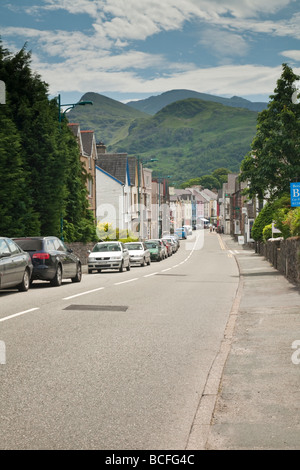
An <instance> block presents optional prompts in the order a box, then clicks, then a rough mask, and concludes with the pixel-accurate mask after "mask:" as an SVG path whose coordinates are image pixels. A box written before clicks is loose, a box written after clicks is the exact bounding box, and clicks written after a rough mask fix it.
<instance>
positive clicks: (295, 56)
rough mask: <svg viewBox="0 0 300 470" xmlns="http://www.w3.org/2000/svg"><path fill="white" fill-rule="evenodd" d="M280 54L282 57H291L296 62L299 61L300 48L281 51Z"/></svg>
mask: <svg viewBox="0 0 300 470" xmlns="http://www.w3.org/2000/svg"><path fill="white" fill-rule="evenodd" d="M281 55H283V56H284V57H288V58H289V59H293V60H295V61H297V62H300V50H294V51H282V52H281Z"/></svg>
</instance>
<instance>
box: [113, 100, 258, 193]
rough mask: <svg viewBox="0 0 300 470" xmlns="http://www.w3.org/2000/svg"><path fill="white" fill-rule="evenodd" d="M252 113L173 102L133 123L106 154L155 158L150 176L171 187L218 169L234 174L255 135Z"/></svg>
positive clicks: (205, 103)
mask: <svg viewBox="0 0 300 470" xmlns="http://www.w3.org/2000/svg"><path fill="white" fill-rule="evenodd" d="M256 119H257V113H256V112H253V111H249V110H246V109H241V108H231V107H227V106H223V105H221V104H218V103H214V102H208V101H201V100H198V99H193V98H190V99H187V100H182V101H178V102H176V103H172V104H170V105H169V106H166V107H165V108H163V109H162V110H161V111H159V112H158V113H157V114H156V115H155V116H153V117H150V118H149V119H147V120H138V121H135V122H134V123H133V124H132V125H131V127H130V128H129V135H128V137H126V138H125V139H124V140H122V141H119V142H118V143H115V144H113V145H109V146H108V148H109V150H110V151H116V152H127V153H128V154H129V155H139V156H140V157H141V159H151V158H157V159H158V160H159V161H158V162H155V163H151V165H150V164H149V165H148V166H149V167H151V168H152V169H153V170H154V175H155V176H158V175H162V176H166V175H172V178H171V180H172V181H173V182H174V183H177V184H179V183H181V182H182V181H185V180H187V179H189V178H192V177H197V176H202V175H204V174H208V173H211V172H212V171H213V170H215V169H217V168H221V167H225V168H228V169H229V170H231V171H239V167H240V163H241V161H242V159H243V158H244V156H245V155H246V153H247V152H248V151H249V150H250V145H251V142H252V140H253V138H254V136H255V133H256Z"/></svg>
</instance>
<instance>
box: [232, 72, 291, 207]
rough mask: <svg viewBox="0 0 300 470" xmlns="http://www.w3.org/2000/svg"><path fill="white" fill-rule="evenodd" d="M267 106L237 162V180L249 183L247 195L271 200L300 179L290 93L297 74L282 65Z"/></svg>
mask: <svg viewBox="0 0 300 470" xmlns="http://www.w3.org/2000/svg"><path fill="white" fill-rule="evenodd" d="M282 67H283V72H282V75H281V77H280V79H279V80H278V81H277V87H276V88H275V90H274V94H273V95H271V96H270V98H271V100H270V102H269V104H268V108H267V109H265V110H264V111H262V112H261V113H259V115H258V124H257V133H256V136H255V138H254V140H253V142H252V145H251V147H252V151H251V152H250V153H249V154H248V155H247V156H246V157H245V158H244V160H243V162H242V165H241V177H240V178H241V181H248V182H249V184H250V187H249V195H250V197H253V196H255V195H258V197H259V198H260V199H262V198H269V199H274V198H277V197H279V196H280V195H282V194H284V193H286V192H289V185H290V182H297V181H300V104H299V103H297V102H295V100H294V99H293V96H295V91H297V87H296V85H297V81H298V80H299V78H300V77H299V76H298V75H296V74H294V72H293V70H292V69H291V68H290V67H289V66H288V65H287V64H283V66H282Z"/></svg>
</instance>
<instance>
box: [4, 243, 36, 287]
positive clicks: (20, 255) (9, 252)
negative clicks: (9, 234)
mask: <svg viewBox="0 0 300 470" xmlns="http://www.w3.org/2000/svg"><path fill="white" fill-rule="evenodd" d="M32 270H33V266H32V261H31V258H30V256H29V254H28V253H25V252H24V251H23V250H22V249H21V248H20V247H19V246H18V245H17V244H16V243H15V242H14V241H13V240H12V239H10V238H6V237H0V289H6V288H10V287H16V288H17V289H18V290H19V291H21V292H25V291H28V289H29V286H30V279H31V275H32Z"/></svg>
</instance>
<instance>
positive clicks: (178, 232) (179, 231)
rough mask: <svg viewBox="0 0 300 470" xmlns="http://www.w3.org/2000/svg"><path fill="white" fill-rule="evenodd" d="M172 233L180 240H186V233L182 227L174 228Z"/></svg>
mask: <svg viewBox="0 0 300 470" xmlns="http://www.w3.org/2000/svg"><path fill="white" fill-rule="evenodd" d="M174 233H175V234H176V235H178V237H179V239H180V240H182V239H186V238H187V233H186V230H185V228H184V227H179V228H176V229H175V232H174Z"/></svg>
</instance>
